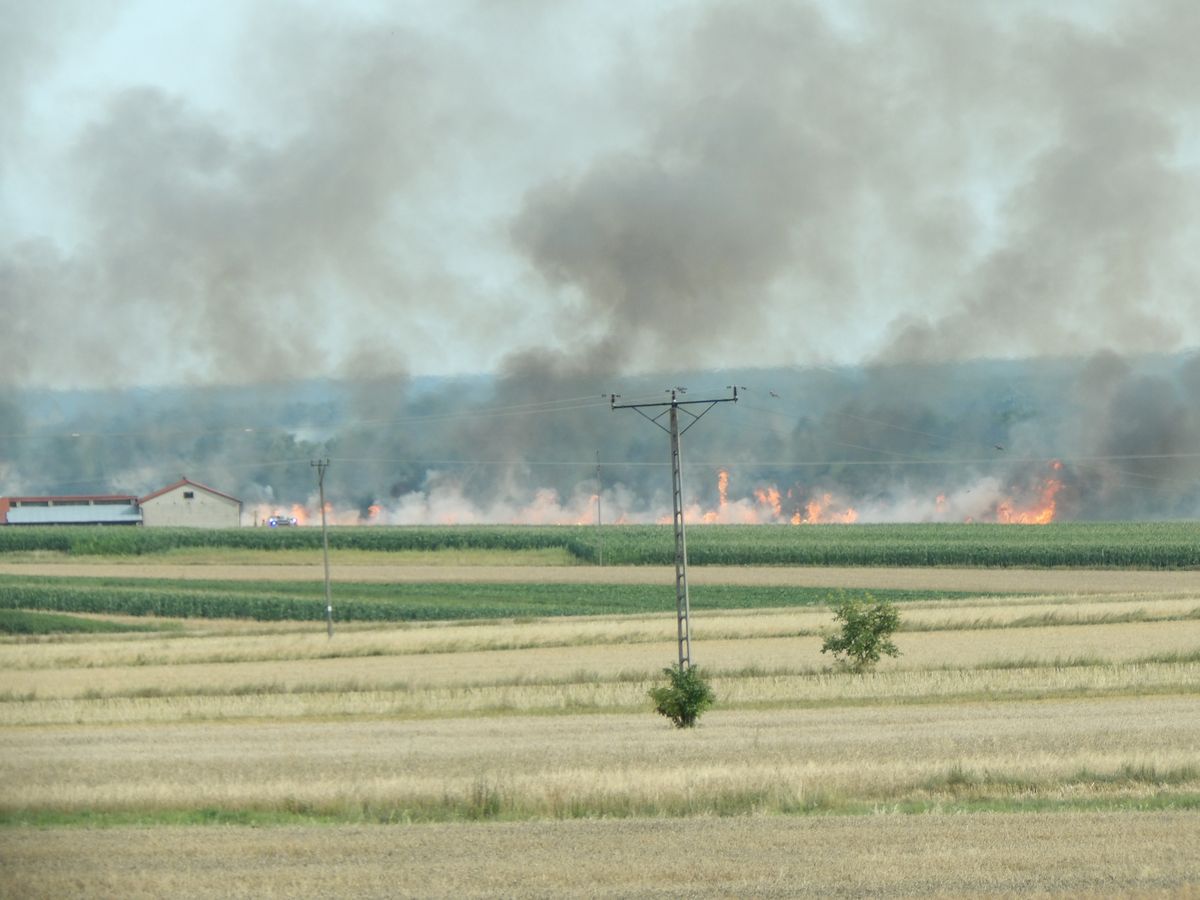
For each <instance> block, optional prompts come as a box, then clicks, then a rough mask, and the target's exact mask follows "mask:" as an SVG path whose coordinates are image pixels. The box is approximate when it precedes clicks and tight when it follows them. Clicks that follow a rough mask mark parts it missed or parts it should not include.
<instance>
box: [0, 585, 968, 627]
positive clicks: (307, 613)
mask: <svg viewBox="0 0 1200 900" xmlns="http://www.w3.org/2000/svg"><path fill="white" fill-rule="evenodd" d="M690 593H691V603H692V608H693V609H697V610H703V609H765V608H774V607H795V606H819V605H825V604H831V603H836V602H838V601H839V600H840V599H842V598H843V597H850V596H854V597H864V596H868V592H866V591H861V590H859V591H851V590H840V589H832V588H829V589H827V588H805V587H782V586H770V587H743V586H735V585H705V586H703V587H694V588H692V590H691V592H690ZM869 595H870V596H874V597H877V598H879V599H888V600H892V601H896V602H904V601H910V600H929V599H934V598H946V599H949V598H961V597H967V596H970V594H969V593H968V592H963V591H904V590H875V591H871V592H869ZM336 604H337V606H336V617H337V620H338V621H339V622H366V621H371V622H404V621H429V620H439V619H446V620H453V619H496V618H515V617H527V616H596V615H612V614H619V613H621V614H629V613H646V612H659V611H665V610H670V609H673V608H674V605H675V591H674V588H673V586H672V585H670V584H661V585H655V584H547V583H516V584H478V583H476V584H455V583H434V584H377V583H360V584H339V585H338V586H337V597H336ZM0 609H32V610H54V611H58V612H69V613H92V614H96V613H101V614H123V615H135V616H168V617H178V618H202V619H255V620H258V621H282V620H291V621H317V620H321V619H324V618H325V595H324V586H323V585H322V584H321V583H318V582H277V583H269V582H253V583H247V582H245V581H186V582H180V581H172V580H158V579H145V580H138V581H136V582H132V583H131V582H129V581H126V580H122V579H117V578H66V577H63V578H45V577H37V578H33V577H26V576H13V575H8V576H0Z"/></svg>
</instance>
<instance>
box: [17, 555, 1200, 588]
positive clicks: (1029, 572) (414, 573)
mask: <svg viewBox="0 0 1200 900" xmlns="http://www.w3.org/2000/svg"><path fill="white" fill-rule="evenodd" d="M0 575H23V576H33V577H74V578H131V579H133V578H139V579H140V578H157V579H172V580H179V581H319V580H321V579H322V578H323V577H324V569H323V568H322V566H321V565H320V564H319V563H316V564H313V565H261V564H245V565H223V564H200V563H197V564H186V565H180V564H160V563H150V564H137V563H133V562H123V563H111V564H108V563H101V564H96V563H3V564H0ZM673 578H674V569H673V568H670V567H666V566H603V567H601V566H492V565H476V566H447V565H433V566H422V565H389V564H386V563H383V564H376V565H342V566H334V569H333V579H334V581H335V582H374V583H385V584H386V583H428V582H440V583H507V584H513V583H516V584H520V583H530V582H540V583H547V584H657V583H660V582H668V583H669V582H671V581H672V580H673ZM688 579H689V581H690V582H691V584H693V585H705V584H724V585H746V586H774V585H778V586H784V587H833V588H838V587H845V588H868V589H870V588H879V589H882V588H898V589H908V590H966V591H996V592H998V593H1055V594H1071V593H1080V594H1098V593H1100V594H1104V593H1138V592H1147V593H1192V592H1195V593H1197V594H1200V570H1194V569H1187V570H1172V571H1147V570H1129V569H1120V570H1116V569H1113V570H1109V569H1099V570H1098V569H999V568H998V569H982V568H915V567H914V568H880V567H869V566H862V567H857V566H856V567H820V566H812V567H769V566H762V567H759V566H692V567H690V568H689V571H688Z"/></svg>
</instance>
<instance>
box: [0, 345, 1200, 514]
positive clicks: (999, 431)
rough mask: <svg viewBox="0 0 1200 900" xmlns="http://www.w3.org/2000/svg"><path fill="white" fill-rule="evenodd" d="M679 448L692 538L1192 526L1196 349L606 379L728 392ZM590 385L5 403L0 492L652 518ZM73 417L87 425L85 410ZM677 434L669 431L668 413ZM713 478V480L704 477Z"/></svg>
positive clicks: (627, 434)
mask: <svg viewBox="0 0 1200 900" xmlns="http://www.w3.org/2000/svg"><path fill="white" fill-rule="evenodd" d="M730 381H735V382H736V383H738V384H739V385H740V386H741V390H740V392H739V401H738V403H737V404H736V405H735V404H724V405H722V406H721V407H719V408H717V409H714V410H713V411H712V412H711V413H710V414H709V415H708V416H707V418H705V419H704V420H703V421H702V422H701V423H700V424H699V426H698V427H696V428H695V429H693V430H691V431H689V432H687V434H686V435H685V438H684V459H685V486H686V492H685V493H686V498H685V499H686V502H687V504H688V507H689V516H690V518H691V520H692V521H697V522H699V521H705V520H706V519H707V520H710V521H717V522H787V521H792V520H793V519H795V520H797V521H802V522H826V521H848V520H849V519H848V518H847V517H848V516H849V515H850V511H851V510H853V515H854V518H855V520H856V521H860V522H871V521H963V520H965V519H972V520H975V521H1028V520H1037V517H1038V516H1043V517H1044V516H1046V515H1048V514H1049V515H1052V517H1053V519H1054V520H1056V521H1073V520H1097V519H1146V518H1152V519H1154V518H1195V517H1197V516H1200V449H1198V448H1200V411H1197V409H1196V408H1195V405H1194V403H1193V402H1192V398H1194V397H1195V396H1196V392H1197V390H1198V389H1200V356H1197V355H1196V354H1190V355H1176V356H1154V357H1138V358H1119V357H1115V356H1111V355H1100V356H1097V357H1094V358H1091V359H1088V360H1059V361H1042V362H1037V363H1033V362H1028V361H1022V362H1014V361H997V362H971V363H943V364H935V365H931V364H924V365H913V364H904V365H891V366H885V367H873V368H839V369H832V370H822V369H809V370H786V369H775V370H769V369H759V370H740V371H739V370H732V371H727V372H722V373H712V372H707V373H705V372H692V373H686V372H675V373H669V374H662V375H653V376H645V377H641V378H633V377H630V378H625V379H621V380H620V384H619V385H614V384H612V383H611V382H608V383H607V384H605V385H604V386H606V387H609V388H616V389H619V390H620V391H621V392H622V394H623V395H624V398H628V399H654V398H655V397H660V398H662V399H664V400H665V399H666V395H665V394H664V393H663V392H662V385H664V384H670V385H685V386H689V387H690V390H689V391H688V393H687V394H686V395H685V397H687V398H696V399H699V398H702V397H705V396H713V397H719V396H727V395H728V392H727V391H726V389H725V385H726V384H727V383H729V382H730ZM602 384H603V383H602V382H599V381H598V380H596V379H595V378H594V377H591V376H580V377H577V378H574V379H571V378H566V377H563V378H558V379H545V378H543V379H542V380H541V381H535V380H534V379H532V378H519V377H518V376H517V374H516V373H514V374H512V375H510V377H508V378H504V379H486V378H477V379H464V380H453V381H430V380H428V379H396V380H393V381H383V380H378V379H377V380H374V381H371V382H365V383H364V382H339V383H330V382H310V383H300V382H297V383H291V384H278V385H274V386H270V387H263V386H256V387H254V388H243V389H234V388H226V389H205V390H196V389H191V390H176V391H165V392H146V391H130V392H119V393H118V392H110V393H107V394H95V393H77V394H63V393H61V392H24V393H17V394H13V395H11V396H10V398H9V399H8V400H7V401H6V402H0V423H3V424H4V426H5V428H7V429H11V430H8V431H5V432H4V433H3V434H0V457H2V458H3V459H4V460H5V462H4V465H3V467H0V493H17V494H20V493H25V494H29V493H78V492H105V493H107V492H113V491H121V492H124V491H130V492H133V493H148V492H149V491H151V490H154V489H156V488H158V487H162V486H163V485H165V484H168V483H170V482H172V481H174V480H175V479H176V478H178V477H179V476H180V475H181V474H186V475H188V476H189V477H191V478H193V479H196V480H199V481H201V482H204V483H207V484H210V485H211V486H213V487H216V488H217V489H219V490H223V491H226V492H229V493H233V494H235V495H237V496H239V497H240V498H242V499H243V500H244V501H246V504H247V510H248V521H249V520H252V518H253V517H255V516H257V517H259V518H262V517H264V516H265V515H267V514H269V513H271V512H275V511H287V510H290V509H291V508H292V506H293V505H296V506H298V507H302V508H306V509H307V510H308V512H309V514H310V515H311V514H312V513H314V512H315V510H316V504H315V498H314V493H315V482H314V473H313V471H312V467H311V466H310V462H311V461H312V460H314V459H318V458H322V457H329V458H331V459H332V461H333V462H332V466H331V468H330V470H329V473H328V476H327V481H326V486H327V495H328V497H329V498H330V500H331V501H332V503H333V504H334V507H335V510H336V516H335V521H337V522H340V523H345V524H352V523H359V522H379V523H397V524H403V523H408V524H415V523H442V522H460V523H462V522H526V523H573V522H581V523H587V522H592V521H595V516H596V505H595V500H594V496H593V495H594V494H596V492H597V487H598V482H597V480H596V464H597V462H599V463H600V465H601V472H600V481H599V486H600V493H601V507H602V513H603V517H604V520H605V521H608V522H613V521H618V520H624V521H633V522H645V521H648V522H654V521H659V520H660V519H662V518H663V517H664V516H667V515H669V510H670V504H671V501H670V495H669V485H670V474H669V467H668V459H669V456H668V448H667V443H668V442H667V437H666V435H665V434H664V433H663V432H662V431H661V430H659V429H658V428H655V427H654V426H653V425H651V424H650V423H649V422H646V421H645V420H644V419H642V418H641V417H639V416H637V415H636V414H634V413H632V412H630V411H628V410H624V411H622V410H617V411H611V410H609V408H608V402H607V400H606V399H605V398H602V397H601V393H602V390H601V385H602ZM96 410H103V412H102V413H99V414H98V413H97V412H96ZM685 421H686V420H685ZM722 471H724V472H725V473H727V476H726V477H727V484H726V485H725V487H724V489H722V487H721V481H722V476H721V474H720V473H721V472H722Z"/></svg>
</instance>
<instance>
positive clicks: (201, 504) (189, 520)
mask: <svg viewBox="0 0 1200 900" xmlns="http://www.w3.org/2000/svg"><path fill="white" fill-rule="evenodd" d="M141 510H142V524H144V525H146V526H148V527H153V526H159V525H170V526H176V527H177V526H185V527H193V528H237V527H238V526H239V525H241V524H242V501H241V500H239V499H237V498H236V497H231V496H229V495H228V494H223V493H221V492H220V491H218V490H214V489H213V488H210V487H206V486H205V485H203V484H198V483H197V482H195V481H189V480H188V479H187V478H181V479H180V480H179V481H177V482H175V483H174V484H172V485H168V486H167V487H165V488H163V489H162V490H158V491H155V492H154V493H153V494H147V495H146V496H145V497H143V498H142V499H141Z"/></svg>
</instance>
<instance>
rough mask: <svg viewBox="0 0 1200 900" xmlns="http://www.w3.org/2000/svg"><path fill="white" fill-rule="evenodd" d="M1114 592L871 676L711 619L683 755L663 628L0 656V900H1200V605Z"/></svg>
mask: <svg viewBox="0 0 1200 900" xmlns="http://www.w3.org/2000/svg"><path fill="white" fill-rule="evenodd" d="M199 568H203V567H202V566H201V567H199ZM521 571H522V572H524V573H525V576H524V577H525V578H526V579H528V578H529V577H530V576H529V572H530V571H536V570H531V569H529V568H527V567H526V568H522V569H521ZM570 571H572V572H577V573H588V572H590V576H591V577H592V578H600V579H602V578H605V577H607V575H608V572H607V571H606V570H597V569H592V570H587V569H584V568H573V569H571V570H570ZM877 574H878V573H875V574H869V578H868V580H869V579H870V578H874V577H877ZM999 574H1003V573H999ZM1054 574H1055V575H1056V576H1057V573H1054ZM1072 574H1080V573H1072ZM1104 574H1105V575H1111V574H1118V575H1120V576H1122V577H1121V578H1119V579H1115V580H1108V581H1106V582H1105V584H1104V586H1103V587H1102V588H1096V589H1091V590H1090V589H1088V587H1087V586H1088V584H1089V583H1090V580H1091V579H1092V578H1093V576H1092V575H1089V574H1087V573H1083V574H1082V575H1081V576H1080V578H1078V579H1077V580H1076V581H1075V582H1073V583H1072V585H1071V588H1070V589H1069V590H1062V591H1056V590H1055V585H1054V583H1053V582H1054V581H1055V579H1053V578H1052V579H1050V583H1047V582H1042V583H1040V584H1035V585H1030V587H1029V588H1028V590H1026V591H1024V592H1022V593H1019V594H1007V593H1001V592H996V593H989V592H986V591H985V592H984V593H982V594H981V595H978V596H974V597H966V598H962V599H957V600H946V599H938V600H930V601H927V602H925V601H914V602H911V603H905V604H903V605H902V607H901V616H902V626H901V630H900V631H899V632H898V633H897V634H896V636H895V640H896V643H897V644H898V645H899V647H900V650H901V655H900V656H899V657H898V658H896V659H889V660H885V662H883V663H881V664H880V666H879V667H878V669H877V671H875V672H873V673H869V674H865V675H854V674H850V673H847V672H842V671H837V670H835V669H833V668H832V667H831V665H830V660H829V658H828V657H826V656H823V655H822V654H821V653H820V646H821V641H822V633H823V632H824V631H825V630H826V629H828V628H829V627H831V626H832V624H833V619H832V614H831V611H830V610H829V609H822V608H799V609H768V610H758V611H754V612H746V611H718V612H711V613H707V612H706V613H703V614H695V615H694V630H695V648H694V649H695V656H696V659H697V661H698V663H699V664H700V666H701V668H702V670H703V671H706V672H707V673H708V674H709V675H710V676H711V678H712V682H713V686H714V689H715V691H716V694H717V697H718V703H717V705H716V706H715V707H714V708H713V709H712V710H710V711H709V712H708V713H707V714H706V715H705V716H704V718H703V719H702V721H701V723H700V726H699V727H698V728H696V729H694V730H686V731H677V730H675V729H673V728H671V727H670V725H669V724H668V723H667V722H666V721H665V720H664V719H662V718H660V717H657V716H655V715H654V714H653V712H652V710H651V706H652V704H651V703H650V701H649V699H648V696H647V690H648V689H649V687H650V686H652V685H654V684H656V683H657V680H658V679H659V678H660V670H661V668H662V667H663V666H664V665H667V664H669V663H670V662H672V661H673V658H674V654H675V644H674V635H673V630H674V621H673V619H674V617H673V611H671V610H664V611H663V614H662V615H661V616H653V615H637V616H613V617H587V618H555V619H534V620H522V621H513V620H502V621H494V622H481V621H475V622H466V623H422V624H418V625H394V624H389V625H378V626H370V625H355V626H353V627H340V628H339V629H338V631H337V633H336V634H335V636H334V637H333V638H332V639H330V638H328V637H326V635H325V633H324V630H323V628H322V627H321V626H320V624H319V623H318V624H314V623H266V624H264V623H247V622H222V621H208V622H183V623H178V624H177V626H176V627H175V629H174V630H171V631H163V632H138V633H128V634H120V635H100V634H96V635H69V636H54V637H50V636H44V637H24V638H22V637H10V638H6V639H3V640H2V641H0V783H3V784H4V786H5V787H4V790H3V791H2V792H0V818H2V821H3V824H0V865H2V868H3V878H2V879H0V881H2V884H0V896H14V897H16V896H20V897H26V896H45V897H51V896H63V895H67V894H69V895H73V896H165V895H180V896H189V895H190V896H247V897H248V896H256V897H257V896H334V895H355V896H383V895H388V896H397V895H400V896H444V897H450V896H495V895H505V896H544V897H551V896H629V895H639V896H794V895H797V894H799V895H810V896H813V895H821V896H839V895H842V896H862V895H872V896H911V895H927V896H947V897H949V896H963V895H972V894H976V895H988V894H992V895H1004V894H1013V893H1020V894H1023V895H1024V894H1034V895H1036V894H1039V893H1040V894H1044V895H1047V896H1056V895H1057V896H1089V895H1092V896H1130V895H1138V894H1144V895H1146V896H1188V895H1196V894H1197V892H1198V891H1200V864H1197V863H1196V861H1195V859H1194V857H1195V856H1196V854H1195V853H1194V852H1193V851H1190V848H1191V847H1193V846H1195V845H1197V844H1200V816H1198V815H1197V812H1196V811H1197V808H1198V807H1200V703H1197V699H1198V696H1197V695H1198V694H1200V590H1193V589H1191V588H1190V587H1189V586H1188V583H1187V581H1186V579H1178V578H1177V579H1167V580H1163V579H1159V578H1156V577H1147V578H1146V580H1145V582H1144V583H1141V582H1138V581H1137V579H1136V578H1130V577H1126V576H1136V575H1144V576H1160V575H1191V574H1192V573H1128V572H1126V573H1104ZM222 577H228V576H227V574H225V573H222ZM577 577H578V576H577ZM618 577H620V576H618ZM745 577H746V578H747V579H750V577H751V576H750V575H746V576H745ZM776 577H778V573H776ZM976 578H978V575H977V573H968V575H967V576H965V577H964V583H972V584H973V583H975V582H974V581H973V579H976ZM946 579H947V575H946V573H945V572H939V573H937V575H936V578H934V579H933V581H936V582H937V584H936V589H939V590H953V589H963V585H962V584H957V585H956V584H954V583H953V581H951V582H950V583H949V584H947V581H946ZM1101 580H1103V579H1101ZM910 582H911V583H910V585H909V586H911V584H912V583H915V584H917V585H918V587H919V585H920V584H922V583H923V582H920V580H919V579H917V580H916V581H915V582H912V581H911V573H910ZM928 586H930V587H931V589H932V588H933V587H934V586H933V584H932V582H931V583H929V585H928ZM113 618H114V620H119V619H117V617H113ZM205 823H209V824H205Z"/></svg>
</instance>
